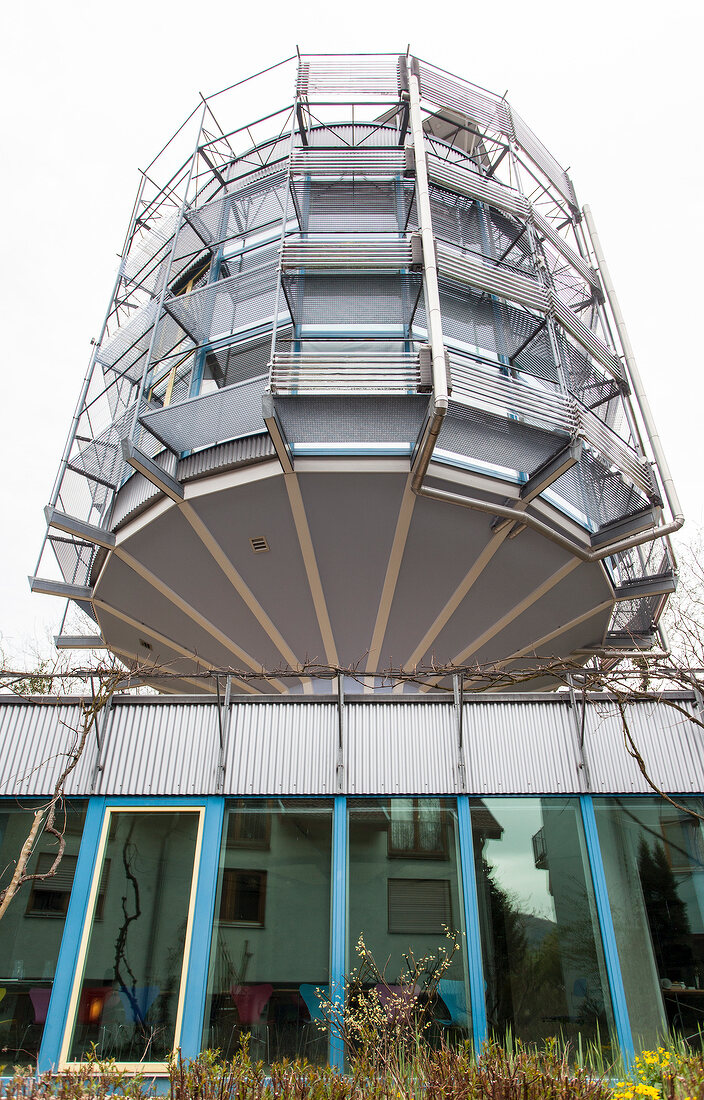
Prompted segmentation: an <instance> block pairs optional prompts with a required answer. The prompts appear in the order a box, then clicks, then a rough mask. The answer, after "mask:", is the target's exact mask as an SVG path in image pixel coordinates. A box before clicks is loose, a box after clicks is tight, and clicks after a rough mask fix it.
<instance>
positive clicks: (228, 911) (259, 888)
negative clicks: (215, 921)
mask: <svg viewBox="0 0 704 1100" xmlns="http://www.w3.org/2000/svg"><path fill="white" fill-rule="evenodd" d="M265 909H266V871H247V870H242V869H241V868H234V867H226V868H225V869H224V870H223V873H222V897H221V899H220V920H221V921H225V922H226V923H228V924H253V925H260V926H263V924H264V913H265Z"/></svg>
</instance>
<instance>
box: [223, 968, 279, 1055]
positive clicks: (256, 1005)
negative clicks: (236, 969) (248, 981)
mask: <svg viewBox="0 0 704 1100" xmlns="http://www.w3.org/2000/svg"><path fill="white" fill-rule="evenodd" d="M273 992H274V987H273V985H271V983H270V982H262V983H261V984H259V985H233V986H232V987H231V989H230V994H231V996H232V999H233V1001H234V1002H235V1005H236V1007H237V1015H238V1016H239V1020H240V1026H241V1027H242V1028H243V1029H245V1030H246V1029H250V1028H251V1029H252V1030H251V1032H250V1034H251V1038H252V1040H255V1041H257V1042H260V1043H261V1044H262V1046H263V1053H264V1057H265V1059H266V1061H267V1062H268V1061H269V1026H268V1024H267V1023H266V1022H265V1021H264V1022H261V1020H262V1015H263V1014H264V1009H265V1008H266V1006H267V1005H268V1003H269V998H270V997H271V995H272V993H273ZM255 1025H258V1031H259V1032H260V1034H257V1032H256V1031H255V1030H254V1026H255ZM236 1030H237V1029H235V1031H236ZM233 1035H234V1031H233ZM230 1042H232V1037H231V1038H230Z"/></svg>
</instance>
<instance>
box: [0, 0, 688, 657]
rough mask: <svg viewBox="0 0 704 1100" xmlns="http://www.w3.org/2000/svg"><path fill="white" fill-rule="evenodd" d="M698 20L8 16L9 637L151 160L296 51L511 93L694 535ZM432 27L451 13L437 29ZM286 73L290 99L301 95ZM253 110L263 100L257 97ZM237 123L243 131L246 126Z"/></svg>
mask: <svg viewBox="0 0 704 1100" xmlns="http://www.w3.org/2000/svg"><path fill="white" fill-rule="evenodd" d="M702 12H703V9H702V7H701V6H700V5H699V4H698V3H695V2H694V0H692V2H690V3H682V2H678V0H675V2H671V3H669V4H666V5H662V4H658V5H657V7H656V6H655V5H654V4H652V3H647V2H643V0H627V2H624V0H590V2H588V3H581V4H569V3H565V2H564V0H548V2H543V3H541V4H532V5H531V4H528V3H525V2H518V0H504V2H503V3H501V4H494V5H490V4H478V3H474V4H472V3H462V4H459V3H456V2H454V0H449V2H448V0H446V2H445V3H443V4H439V3H436V4H432V3H424V4H421V3H419V2H417V0H411V2H409V3H406V4H391V3H382V2H380V0H354V2H351V3H344V4H342V3H334V2H331V0H326V2H325V3H320V2H312V0H307V2H305V3H302V4H291V3H287V4H283V3H281V0H274V2H273V3H272V2H269V3H264V2H261V3H259V4H254V3H249V4H245V5H239V4H236V3H223V2H221V0H201V2H200V3H192V4H184V3H182V2H180V0H171V2H169V3H164V2H153V0H143V2H142V3H137V2H135V0H121V2H120V3H119V4H117V3H110V4H108V3H100V2H96V0H93V3H81V2H79V0H64V2H63V3H56V2H55V0H54V2H51V0H34V2H33V3H31V4H29V3H25V4H21V3H19V4H17V3H15V4H12V5H7V7H6V9H5V13H4V16H3V20H2V31H1V34H0V38H1V41H0V84H1V85H2V100H1V106H0V111H1V112H2V150H3V153H4V160H5V164H4V170H3V171H2V181H1V182H0V189H1V190H0V200H1V201H0V210H2V214H3V225H2V230H1V231H0V248H1V249H2V253H3V260H2V264H1V265H0V324H1V327H2V337H3V338H2V345H1V346H2V355H3V360H4V362H3V364H2V372H3V374H2V377H3V386H2V398H3V400H2V403H1V405H0V470H1V471H2V477H1V480H0V515H1V516H2V519H3V538H2V542H1V543H0V554H1V555H2V562H1V568H0V577H1V580H0V584H1V585H2V588H1V590H0V607H1V611H0V635H2V638H3V644H4V646H5V648H6V651H8V652H10V653H12V652H15V653H16V652H18V651H20V650H21V649H22V648H23V647H24V646H26V645H27V643H28V642H30V641H31V639H32V638H34V637H37V638H39V639H43V638H44V637H45V636H46V633H47V630H49V631H51V632H53V631H54V630H55V629H56V628H57V626H58V622H59V617H60V614H61V612H62V609H63V604H62V601H59V600H55V599H52V598H50V597H46V596H30V593H29V588H28V584H27V579H26V576H27V574H28V573H32V572H33V571H34V567H35V562H36V557H37V554H38V551H39V546H40V541H41V537H42V534H43V530H44V520H43V514H42V509H43V507H44V505H45V504H46V502H47V500H48V498H49V494H50V491H51V485H52V481H53V477H54V474H55V472H56V469H57V467H58V463H59V458H60V455H61V450H62V447H63V444H64V441H65V437H66V434H67V432H68V428H69V424H70V420H71V416H72V413H73V408H74V404H75V401H76V398H77V396H78V392H79V388H80V385H81V380H82V378H83V374H84V372H85V368H86V365H87V361H88V356H89V352H90V339H91V337H93V336H97V333H98V330H99V328H100V324H101V321H102V317H103V314H104V311H105V308H106V305H107V301H108V297H109V294H110V290H111V287H112V282H113V278H114V275H115V271H116V265H117V259H116V253H117V252H118V250H119V248H120V247H121V244H122V238H123V236H124V232H125V229H126V226H127V220H128V217H129V213H130V209H131V204H132V201H133V198H134V194H135V191H136V187H137V182H138V172H137V170H138V168H140V167H144V166H145V165H146V164H147V163H148V162H149V161H150V160H151V158H152V156H153V155H154V154H155V153H156V152H157V151H158V149H159V148H160V147H161V145H162V143H163V142H164V141H165V140H166V139H167V138H168V136H169V135H170V134H171V133H172V131H173V130H174V129H175V128H176V126H178V125H179V123H180V122H181V121H182V120H183V118H184V117H185V116H186V114H187V113H188V112H189V111H190V110H191V108H192V107H193V106H194V104H195V102H196V100H197V97H198V92H200V91H202V92H203V93H205V94H208V93H210V92H213V91H216V90H218V89H219V88H222V87H224V86H226V85H228V84H230V83H232V82H233V81H235V80H237V79H239V78H241V77H242V76H246V75H248V74H249V73H252V72H255V71H257V70H258V69H262V68H265V67H266V66H267V65H270V64H272V63H273V62H274V61H278V60H280V59H282V58H284V57H287V56H289V55H290V54H292V53H294V52H295V47H296V44H297V43H298V45H299V46H300V48H301V50H302V52H315V51H321V52H335V51H340V52H354V51H355V50H358V51H360V52H362V51H394V52H403V51H405V49H406V45H407V43H409V42H410V45H411V50H412V52H414V53H417V54H418V55H419V56H421V57H424V58H426V59H428V60H429V61H432V62H433V63H434V64H437V65H439V66H442V67H443V68H446V69H449V70H450V71H451V72H455V73H457V74H459V75H461V76H464V77H466V78H467V79H469V80H472V81H474V82H475V83H477V84H480V85H483V86H485V87H487V88H490V89H491V90H492V91H495V92H498V93H500V94H501V93H503V92H504V91H506V90H507V91H508V99H509V101H510V102H511V104H512V105H513V106H515V107H516V109H517V110H518V111H519V112H520V113H521V114H522V115H523V117H524V118H525V120H526V121H527V122H528V124H529V125H530V126H531V127H532V128H533V130H535V132H536V133H537V134H538V136H539V137H540V138H541V139H542V141H543V142H544V143H545V145H546V146H547V147H548V149H549V150H550V151H551V152H552V153H553V155H554V156H556V157H557V159H558V160H559V161H561V163H562V164H564V165H565V166H566V167H568V168H569V169H570V174H571V176H572V179H573V181H574V184H575V187H576V190H577V195H578V198H579V201H580V202H581V203H589V205H590V206H591V207H592V211H593V213H594V216H595V219H596V222H597V227H598V229H599V232H600V236H601V240H602V244H603V246H604V250H605V252H606V257H607V260H608V263H609V266H610V269H611V274H612V276H613V279H614V282H615V284H616V288H617V291H618V294H619V298H620V301H621V305H622V308H623V312H624V314H625V317H626V321H627V324H628V327H629V330H630V334H631V339H632V342H633V344H634V347H635V351H636V356H637V358H638V362H639V365H640V370H641V374H642V375H643V379H644V383H645V386H646V389H647V392H648V394H649V397H650V401H651V404H652V407H653V411H654V415H655V418H656V421H657V424H658V426H659V428H660V431H661V435H662V440H663V444H664V447H665V451H666V454H667V455H668V457H669V460H670V464H671V467H672V470H673V475H674V477H675V481H676V484H677V486H678V489H679V491H680V495H681V497H682V502H683V505H684V508H685V512H686V514H687V517H688V520H689V521H690V529H691V526H693V525H694V524H695V523H699V524H701V523H702V520H703V518H704V487H703V485H702V476H701V473H700V463H701V459H700V454H701V451H702V450H703V449H704V431H703V429H702V404H703V403H702V397H703V396H704V382H702V374H701V370H702V363H701V359H702V355H701V339H700V332H699V328H700V320H699V315H700V311H701V303H702V301H703V300H704V295H703V294H702V289H703V288H702V270H703V268H704V265H703V264H702V255H703V253H704V229H703V225H704V220H703V219H702V214H701V210H700V204H701V202H702V169H703V168H704V147H703V145H702V118H703V110H702V108H703V106H704V104H703V102H702V100H703V96H702V50H701V44H702V38H703V32H704V14H702ZM433 20H436V22H435V23H434V24H433V22H432V21H433ZM289 83H290V82H289V81H288V80H287V81H286V83H285V85H284V86H283V88H282V97H281V99H282V105H283V103H284V102H286V101H288V100H289V99H290V97H291V88H290V86H289ZM252 116H253V117H255V116H256V104H252ZM242 121H247V119H246V118H243V120H242Z"/></svg>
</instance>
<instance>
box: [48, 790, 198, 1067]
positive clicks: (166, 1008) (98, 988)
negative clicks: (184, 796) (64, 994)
mask: <svg viewBox="0 0 704 1100" xmlns="http://www.w3.org/2000/svg"><path fill="white" fill-rule="evenodd" d="M198 822H199V815H198V813H197V812H195V811H190V812H189V811H179V812H176V811H173V812H172V811H156V810H152V811H149V812H140V811H131V810H130V811H127V810H124V811H117V810H115V811H112V813H111V815H110V825H109V833H108V838H107V844H106V846H105V851H104V854H103V859H102V864H101V867H100V879H99V888H98V897H97V899H96V905H95V907H94V911H93V914H92V916H91V926H90V937H89V940H88V946H87V951H86V958H85V964H84V967H83V974H82V980H81V985H80V992H79V997H78V1003H77V1006H76V1010H75V1015H74V1020H73V1022H72V1026H73V1032H72V1037H71V1043H70V1047H69V1055H68V1060H69V1061H78V1060H79V1059H81V1058H83V1057H84V1056H85V1055H86V1054H87V1053H88V1052H89V1051H90V1049H91V1047H92V1045H93V1044H95V1046H96V1049H97V1052H98V1055H99V1056H100V1057H114V1058H116V1059H117V1061H119V1062H142V1061H143V1062H164V1061H166V1059H167V1058H168V1056H169V1054H170V1052H171V1051H172V1050H173V1048H174V1043H175V1039H176V1014H177V1009H178V1002H179V993H180V990H181V983H182V980H183V968H184V947H185V943H186V933H187V927H188V917H189V904H190V897H191V886H192V880H193V871H194V860H195V852H196V840H197V835H198Z"/></svg>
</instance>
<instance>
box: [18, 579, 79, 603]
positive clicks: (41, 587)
mask: <svg viewBox="0 0 704 1100" xmlns="http://www.w3.org/2000/svg"><path fill="white" fill-rule="evenodd" d="M27 580H28V581H29V587H30V589H31V591H32V592H41V593H42V594H43V595H44V596H63V598H64V599H68V600H85V601H86V602H89V601H90V600H92V599H93V589H92V588H87V587H86V586H85V585H82V584H68V583H67V582H66V581H53V580H50V579H49V578H48V577H27Z"/></svg>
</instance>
